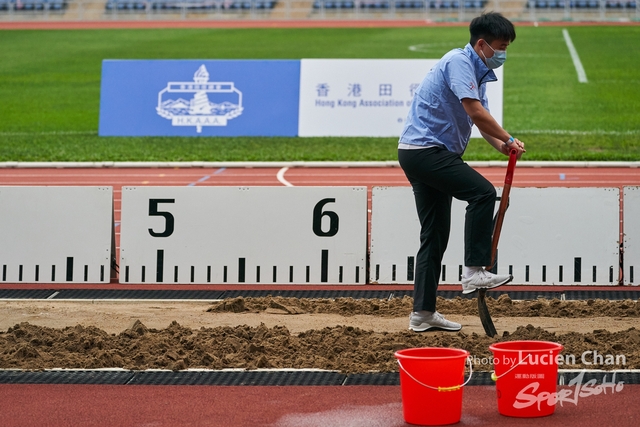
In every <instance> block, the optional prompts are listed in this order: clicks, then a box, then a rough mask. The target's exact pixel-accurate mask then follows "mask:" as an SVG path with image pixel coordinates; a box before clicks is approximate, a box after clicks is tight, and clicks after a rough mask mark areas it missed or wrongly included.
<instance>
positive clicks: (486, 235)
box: [398, 147, 496, 311]
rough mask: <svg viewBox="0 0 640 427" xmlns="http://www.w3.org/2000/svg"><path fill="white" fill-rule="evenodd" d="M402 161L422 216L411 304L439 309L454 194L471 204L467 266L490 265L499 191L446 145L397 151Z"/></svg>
mask: <svg viewBox="0 0 640 427" xmlns="http://www.w3.org/2000/svg"><path fill="white" fill-rule="evenodd" d="M398 160H399V162H400V166H401V167H402V169H403V170H404V173H405V175H406V176H407V179H408V180H409V182H410V183H411V186H412V187H413V194H414V196H415V201H416V208H417V210H418V218H419V220H420V249H419V250H418V254H417V255H416V272H415V277H414V280H415V281H414V292H413V298H414V302H413V309H414V311H420V310H428V311H436V291H437V289H438V281H439V277H440V271H441V267H442V258H443V256H444V252H445V250H446V249H447V243H448V242H449V231H450V228H451V199H452V197H455V198H456V199H459V200H463V201H466V202H468V203H469V204H468V206H467V210H466V215H465V224H464V265H466V266H469V267H481V266H487V265H489V263H490V262H491V235H492V233H493V213H494V209H495V202H496V190H495V188H494V187H493V184H491V183H490V182H489V181H488V180H487V179H486V178H485V177H483V176H482V175H480V174H479V173H478V172H476V171H475V170H474V169H472V168H471V167H470V166H469V165H468V164H466V163H465V162H464V161H462V158H461V157H460V156H459V155H458V154H455V153H452V152H450V151H448V150H447V149H445V148H439V147H433V148H425V149H419V150H398Z"/></svg>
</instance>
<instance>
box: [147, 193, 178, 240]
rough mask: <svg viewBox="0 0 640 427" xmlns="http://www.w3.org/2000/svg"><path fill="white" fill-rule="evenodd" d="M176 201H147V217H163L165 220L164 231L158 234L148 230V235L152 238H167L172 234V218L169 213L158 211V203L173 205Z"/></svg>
mask: <svg viewBox="0 0 640 427" xmlns="http://www.w3.org/2000/svg"><path fill="white" fill-rule="evenodd" d="M175 202H176V199H149V216H163V217H164V219H165V226H164V231H163V232H161V233H158V232H156V231H153V230H152V229H151V228H150V229H149V234H151V235H152V236H153V237H169V236H171V235H172V234H173V224H174V218H173V215H172V214H171V212H162V211H158V204H160V203H175Z"/></svg>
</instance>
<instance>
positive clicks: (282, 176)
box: [276, 167, 293, 187]
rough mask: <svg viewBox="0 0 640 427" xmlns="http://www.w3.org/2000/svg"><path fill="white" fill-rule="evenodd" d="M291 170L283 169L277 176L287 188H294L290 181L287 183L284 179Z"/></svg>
mask: <svg viewBox="0 0 640 427" xmlns="http://www.w3.org/2000/svg"><path fill="white" fill-rule="evenodd" d="M288 170H289V168H287V167H284V168H281V169H280V170H279V171H278V173H277V174H276V178H278V181H280V183H281V184H282V185H284V186H285V187H293V184H292V183H290V182H289V181H287V180H286V179H284V174H285V173H286V172H287V171H288Z"/></svg>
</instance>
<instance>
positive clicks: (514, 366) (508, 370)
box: [491, 353, 531, 381]
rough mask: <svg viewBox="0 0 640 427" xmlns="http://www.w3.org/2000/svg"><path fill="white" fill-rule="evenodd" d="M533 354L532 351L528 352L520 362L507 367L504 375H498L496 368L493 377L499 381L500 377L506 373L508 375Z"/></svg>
mask: <svg viewBox="0 0 640 427" xmlns="http://www.w3.org/2000/svg"><path fill="white" fill-rule="evenodd" d="M529 356H531V353H529V354H527V355H526V356H525V357H524V358H523V359H522V360H520V361H519V362H518V363H516V364H515V365H513V366H512V367H510V368H509V369H507V372H504V373H503V374H502V375H500V376H498V375H496V371H495V370H494V371H493V372H491V379H492V380H493V381H498V380H499V379H500V378H502V377H504V376H505V375H507V374H508V373H509V372H511V371H513V370H514V369H515V368H517V367H518V366H520V365H521V364H522V363H523V362H524V361H525V360H526V359H527V357H529Z"/></svg>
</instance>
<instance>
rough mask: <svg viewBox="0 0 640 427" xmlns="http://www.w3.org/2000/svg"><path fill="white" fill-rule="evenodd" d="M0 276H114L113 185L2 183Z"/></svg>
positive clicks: (16, 279)
mask: <svg viewBox="0 0 640 427" xmlns="http://www.w3.org/2000/svg"><path fill="white" fill-rule="evenodd" d="M0 236H2V240H0V282H11V283H20V282H27V283H34V282H35V283H60V282H82V283H83V282H90V283H105V282H107V283H108V282H109V281H110V273H111V254H112V250H113V242H114V240H113V188H112V187H0Z"/></svg>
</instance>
